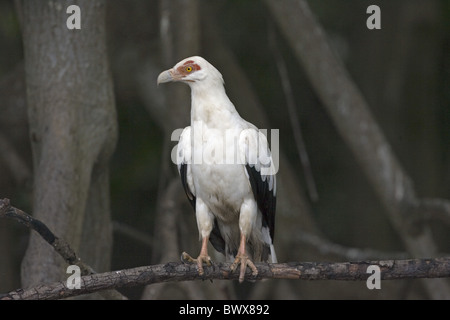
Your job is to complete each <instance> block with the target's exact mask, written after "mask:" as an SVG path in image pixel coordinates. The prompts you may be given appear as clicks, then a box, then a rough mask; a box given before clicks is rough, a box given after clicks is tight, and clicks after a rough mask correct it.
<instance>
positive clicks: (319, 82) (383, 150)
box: [266, 0, 450, 299]
mask: <svg viewBox="0 0 450 320" xmlns="http://www.w3.org/2000/svg"><path fill="white" fill-rule="evenodd" d="M266 3H267V5H268V6H269V8H270V10H271V12H272V13H273V15H274V18H275V20H276V21H277V23H278V25H279V27H280V29H281V30H282V32H283V34H284V35H285V37H286V39H287V41H288V42H289V44H290V45H291V47H292V48H293V51H294V52H295V55H296V56H297V59H298V60H299V61H300V62H301V63H302V65H303V67H304V68H305V71H306V73H307V74H308V77H309V79H310V81H311V83H312V85H313V86H314V88H315V90H316V92H317V95H318V96H319V98H320V99H321V100H322V102H323V104H324V106H325V107H326V109H327V111H328V113H329V114H330V116H331V118H332V119H333V122H334V123H335V125H336V127H337V128H338V131H339V133H340V134H341V135H342V137H343V138H344V140H345V142H346V144H347V145H348V146H349V147H350V149H351V150H352V152H353V154H354V156H355V158H356V159H357V161H358V163H359V164H360V165H361V167H362V168H363V171H364V172H365V174H366V175H367V177H368V179H369V181H370V183H371V185H372V187H373V188H374V190H375V191H376V193H377V194H378V196H379V198H380V201H381V203H383V205H384V206H385V208H386V209H387V213H388V216H389V218H390V220H391V223H392V225H393V226H394V228H395V230H396V232H397V233H398V235H399V237H400V238H401V240H402V241H403V243H404V245H405V247H406V249H407V250H408V252H410V253H411V254H412V255H413V256H415V257H429V256H436V255H437V245H436V243H435V242H434V239H433V237H432V234H431V230H430V227H429V225H427V224H423V225H420V226H417V225H414V226H413V219H414V217H413V216H412V210H411V208H413V207H414V205H416V204H417V203H418V202H419V199H417V197H416V194H415V190H414V186H413V183H412V181H411V179H410V177H409V176H408V175H407V174H406V173H405V171H404V170H403V168H402V166H401V164H400V163H399V162H398V160H397V158H396V157H395V155H394V153H393V152H392V150H391V146H390V145H389V143H388V142H387V140H386V139H385V137H384V134H383V132H382V131H381V129H380V127H379V126H378V124H377V123H376V121H375V120H374V118H373V116H372V114H371V111H370V109H369V107H368V105H367V102H366V100H365V98H364V97H363V95H362V94H361V92H360V91H359V89H358V88H357V87H356V85H355V84H354V82H353V81H352V80H351V78H350V76H349V75H348V73H347V70H346V69H345V67H344V66H343V64H342V62H341V60H340V59H338V58H336V56H335V55H334V54H333V52H332V50H331V49H330V46H329V44H328V41H327V39H326V36H325V33H324V31H323V29H322V28H321V26H320V25H319V24H318V23H317V21H316V19H315V17H314V15H313V14H312V12H311V11H310V9H309V6H308V4H307V2H306V0H302V1H298V2H293V1H283V2H282V4H281V5H280V4H277V5H275V4H274V2H271V1H269V0H267V1H266ZM422 283H423V284H424V286H425V288H426V289H427V293H428V294H429V296H430V297H432V298H435V299H442V298H448V297H450V286H449V285H448V283H447V282H446V281H445V279H431V280H430V279H427V280H425V281H423V282H422Z"/></svg>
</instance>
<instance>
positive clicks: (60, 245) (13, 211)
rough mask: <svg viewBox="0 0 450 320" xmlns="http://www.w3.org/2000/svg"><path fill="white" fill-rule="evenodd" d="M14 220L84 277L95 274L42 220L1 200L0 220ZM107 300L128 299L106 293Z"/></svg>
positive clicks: (7, 200)
mask: <svg viewBox="0 0 450 320" xmlns="http://www.w3.org/2000/svg"><path fill="white" fill-rule="evenodd" d="M3 217H4V218H10V219H14V220H16V221H18V222H20V223H22V224H24V225H25V226H26V227H28V228H30V229H32V230H34V231H36V232H37V233H38V234H39V235H40V236H41V237H42V238H43V239H44V240H45V241H46V242H47V243H48V244H50V245H51V246H52V247H53V249H54V250H55V251H56V252H57V253H58V254H59V255H60V256H61V257H62V258H63V259H64V261H66V262H67V263H68V264H69V265H77V266H78V267H80V270H81V274H82V275H90V274H94V273H95V271H94V270H93V269H92V268H91V267H90V266H89V265H87V264H85V263H84V262H83V261H81V259H80V258H79V257H77V254H76V253H75V251H74V250H73V249H72V247H71V246H70V245H69V244H68V243H67V242H66V241H65V240H64V239H60V238H58V237H57V236H55V235H54V234H53V232H52V231H51V230H50V229H49V228H48V227H47V226H46V225H45V224H44V223H43V222H41V221H40V220H37V219H35V218H33V217H32V216H30V215H28V214H27V213H25V212H24V211H22V210H20V209H17V208H15V207H13V206H11V204H10V201H9V199H6V198H5V199H0V218H3ZM104 298H106V299H120V300H123V299H126V297H124V296H122V294H120V293H119V292H114V291H108V292H105V293H104Z"/></svg>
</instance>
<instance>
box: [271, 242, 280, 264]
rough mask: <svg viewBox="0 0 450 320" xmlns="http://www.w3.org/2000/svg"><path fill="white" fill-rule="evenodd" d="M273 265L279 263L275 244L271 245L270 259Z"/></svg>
mask: <svg viewBox="0 0 450 320" xmlns="http://www.w3.org/2000/svg"><path fill="white" fill-rule="evenodd" d="M269 260H270V262H271V263H277V262H278V260H277V254H276V253H275V247H274V246H273V244H270V258H269Z"/></svg>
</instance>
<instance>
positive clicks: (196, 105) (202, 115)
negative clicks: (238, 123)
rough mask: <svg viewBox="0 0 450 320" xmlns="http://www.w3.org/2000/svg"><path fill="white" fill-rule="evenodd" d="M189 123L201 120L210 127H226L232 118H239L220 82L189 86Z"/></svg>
mask: <svg viewBox="0 0 450 320" xmlns="http://www.w3.org/2000/svg"><path fill="white" fill-rule="evenodd" d="M191 95H192V96H191V99H192V105H191V123H192V124H193V123H194V122H198V121H200V122H202V123H204V124H205V125H207V126H208V127H210V128H217V129H221V128H223V129H227V128H228V127H229V126H230V125H231V123H232V121H233V119H236V118H239V114H238V112H237V111H236V108H235V107H234V105H233V103H232V102H231V101H230V99H229V98H228V96H227V94H226V92H225V88H224V86H223V84H222V83H220V84H218V83H216V84H215V85H209V86H208V85H201V84H196V85H192V86H191Z"/></svg>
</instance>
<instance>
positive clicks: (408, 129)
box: [0, 0, 450, 299]
mask: <svg viewBox="0 0 450 320" xmlns="http://www.w3.org/2000/svg"><path fill="white" fill-rule="evenodd" d="M274 3H276V5H274ZM300 3H303V1H300ZM307 3H308V5H309V7H310V10H311V12H312V13H313V15H314V16H315V17H316V19H317V22H318V23H319V24H320V25H321V26H322V28H323V30H324V31H325V34H326V37H327V40H328V43H329V44H330V47H331V49H332V51H333V52H334V54H335V56H336V57H337V59H338V60H340V61H342V63H343V65H344V67H345V70H346V71H347V72H348V75H349V79H351V81H352V82H353V84H354V85H355V86H356V87H357V88H358V89H359V90H360V92H361V93H362V96H363V97H364V98H365V101H366V102H367V105H368V106H369V108H370V112H371V115H372V117H373V120H374V121H375V122H376V123H377V124H378V126H379V127H380V129H381V131H382V133H383V134H384V136H385V138H386V141H387V142H388V143H389V145H390V149H389V150H390V152H392V154H393V155H395V157H396V158H397V160H398V163H399V164H400V166H401V167H402V168H403V172H404V173H405V175H406V176H408V178H409V179H410V181H411V184H412V186H413V188H414V190H415V195H416V196H417V198H418V199H439V201H442V203H444V204H446V201H447V200H448V199H449V198H450V2H449V1H448V0H427V1H424V0H396V1H389V0H384V1H365V0H364V1H363V0H315V1H307ZM70 4H77V5H79V6H80V8H81V19H82V20H81V23H82V29H81V31H75V30H73V31H68V30H67V29H66V28H65V21H66V19H67V17H68V16H69V15H68V14H66V13H65V8H66V7H67V6H68V5H70ZM297 4H298V3H297V2H295V1H270V0H268V1H250V0H249V1H238V0H213V1H202V0H199V1H195V0H192V1H181V0H174V1H168V0H160V1H156V0H152V1H147V0H131V1H118V0H107V1H44V0H39V1H37V0H25V1H7V0H0V150H1V151H0V153H1V154H0V198H9V199H11V203H12V204H13V205H14V206H15V207H17V208H20V209H22V210H24V211H26V212H28V213H30V214H33V215H36V216H37V217H39V218H40V219H41V220H42V221H43V222H45V223H47V224H49V226H51V227H52V229H53V230H54V232H55V233H56V234H57V235H59V236H61V237H63V238H65V237H66V236H67V238H68V239H69V242H70V243H73V245H74V247H75V248H77V250H79V253H80V256H81V258H82V259H83V260H84V261H85V262H86V263H88V264H90V263H91V264H92V265H95V266H96V269H97V270H98V271H105V270H119V269H123V268H130V267H136V266H141V265H150V264H157V263H162V262H167V261H178V260H179V256H180V254H181V252H182V251H187V252H189V253H191V254H194V255H195V254H197V251H198V250H199V248H200V243H199V242H198V232H197V229H196V223H195V216H194V214H193V212H192V209H191V208H190V205H189V203H188V201H187V200H186V199H185V195H184V193H183V190H182V188H181V183H180V181H179V179H178V176H177V172H176V166H175V165H174V164H172V163H171V161H170V151H171V149H172V148H173V146H174V145H175V142H173V141H171V139H170V134H171V132H172V131H173V130H175V129H177V128H182V127H184V126H186V125H188V123H189V109H190V94H189V90H188V88H187V86H184V85H182V84H171V85H165V86H160V87H157V86H156V77H157V75H158V74H159V72H161V71H163V70H165V69H168V68H170V67H172V66H173V65H174V64H175V63H176V62H178V61H179V60H181V59H183V58H185V57H188V56H191V55H201V56H203V57H204V58H206V59H207V60H208V61H209V62H211V63H212V64H213V65H214V66H216V67H217V68H218V69H219V71H221V73H222V74H223V77H224V80H225V84H226V89H227V93H228V95H229V96H230V98H231V100H232V101H233V102H234V103H235V105H236V108H237V110H238V111H239V112H240V114H241V115H242V116H243V117H244V118H245V119H247V120H249V121H251V122H253V123H255V124H256V125H257V126H258V127H259V128H264V129H279V130H280V170H279V175H278V195H279V197H278V206H277V220H276V230H275V248H276V250H277V256H278V259H279V261H280V262H287V261H349V260H368V259H373V260H377V259H397V258H409V257H419V258H429V257H435V256H444V255H446V254H447V255H448V253H449V252H450V246H449V244H450V236H449V225H448V224H446V223H443V221H442V220H439V219H430V220H427V221H425V222H422V223H424V224H426V230H427V232H426V234H427V236H424V237H423V238H421V236H417V235H412V237H416V238H415V241H417V242H416V243H417V244H418V245H416V246H417V247H420V250H419V251H414V250H411V243H409V244H408V240H405V236H404V234H403V233H402V232H400V231H399V228H401V227H399V225H398V224H396V223H395V222H393V220H392V218H390V214H391V211H392V210H391V207H390V205H389V204H386V203H385V201H383V199H382V197H380V194H382V193H383V191H382V190H381V191H380V187H379V186H375V185H374V183H373V180H372V179H371V178H370V176H368V174H367V170H366V169H364V164H362V163H361V161H360V160H359V159H360V158H358V157H357V156H355V152H354V150H353V149H352V148H351V147H350V146H349V143H348V140H347V139H346V138H345V137H343V135H342V131H341V130H339V129H338V128H337V127H338V125H337V123H336V119H335V118H333V117H332V116H330V112H329V109H327V108H326V107H325V104H326V102H324V99H323V97H322V96H321V93H320V92H319V91H318V90H317V87H315V86H313V85H312V84H311V77H312V76H311V75H310V74H308V73H307V72H305V69H307V68H305V63H306V62H305V61H306V60H301V59H299V57H298V55H297V54H296V51H295V50H294V49H293V48H294V45H295V43H293V40H292V39H293V38H295V36H296V33H297V32H298V31H299V30H298V29H295V28H296V27H297V25H296V24H292V26H291V30H287V29H286V28H283V27H282V26H281V25H282V23H281V22H280V19H279V18H277V14H276V9H274V7H275V6H277V5H278V6H280V7H287V8H288V7H289V6H294V7H295V6H296V5H297ZM371 4H376V5H378V6H379V7H380V9H381V27H382V28H381V30H369V29H368V28H367V27H366V20H367V18H368V17H369V14H367V13H366V9H367V7H368V6H369V5H371ZM58 6H61V7H62V10H61V8H60V9H58ZM55 12H56V14H55ZM98 12H104V15H103V13H100V14H99V13H98ZM291 12H294V11H291ZM286 19H294V20H293V21H296V22H298V23H300V24H301V23H302V22H303V20H302V21H299V20H298V19H297V20H295V17H292V16H286ZM299 19H300V17H299ZM59 23H60V25H61V26H60V25H59ZM49 24H51V27H48V25H49ZM76 32H80V34H81V32H83V37H85V38H81V39H80V38H77V37H78V36H79V35H77V34H76ZM96 37H102V38H96ZM78 41H79V42H78ZM79 43H81V44H82V45H81V46H79V45H78V44H79ZM99 43H100V44H99ZM52 50H54V52H58V53H59V58H57V59H56V60H54V59H52V58H51V57H50V58H49V59H47V58H46V57H48V56H49V55H47V53H49V52H53V51H52ZM303 50H305V52H308V50H309V49H308V48H303ZM55 56H56V57H58V54H55ZM61 57H67V58H61ZM84 59H85V60H84ZM84 61H89V63H90V64H89V65H87V64H86V65H84V64H83V63H84ZM95 61H97V62H96V63H94V62H95ZM280 62H281V64H284V65H285V66H286V71H287V72H286V73H280ZM68 69H70V72H69V71H67V70H68ZM66 71H67V72H69V73H68V74H67V75H64V76H61V77H59V78H58V73H59V72H61V73H64V72H66ZM330 76H331V75H330ZM86 79H88V81H90V82H86ZM47 80H48V81H47ZM283 81H288V82H289V84H290V86H291V87H292V92H291V94H289V93H286V91H285V88H283V86H282V83H283ZM104 84H106V85H104ZM47 92H53V93H52V94H49V95H48V96H47V95H46V93H47ZM290 102H293V104H292V105H291V108H289V106H288V104H289V103H290ZM49 104H51V105H54V106H53V107H52V108H51V107H49V106H48V105H49ZM63 105H64V107H62V106H63ZM99 105H104V106H105V107H104V108H103V109H100V108H97V106H99ZM292 106H293V108H292ZM62 109H64V110H66V111H64V113H60V111H61V110H62ZM77 110H78V111H79V110H83V112H81V113H80V115H78V114H76V113H77V112H78V111H77ZM94 110H95V111H94ZM105 110H109V111H105ZM99 114H100V115H101V116H98V115H99ZM74 118H76V119H77V121H78V122H73V121H72V120H71V119H74ZM49 119H50V120H49ZM52 119H53V120H52ZM92 119H95V121H98V125H97V122H95V121H94V122H93V123H90V121H92ZM47 121H50V122H47ZM60 121H61V122H60ZM64 121H67V123H66V122H64ZM107 121H109V122H107ZM49 123H50V124H49ZM55 123H58V126H59V127H58V128H59V129H54V130H55V131H51V130H52V129H51V128H53V127H52V125H53V124H55ZM85 125H89V126H87V127H85ZM355 125H357V124H355ZM297 126H299V127H297ZM65 127H70V128H71V129H70V130H68V132H67V139H66V140H61V139H59V138H58V134H59V133H58V132H60V131H58V130H62V131H64V128H65ZM48 128H50V129H48ZM99 128H100V129H101V130H100V129H99ZM299 128H300V132H301V137H300V136H299V134H298V132H299V131H298V129H299ZM97 129H98V132H97ZM47 130H50V133H49V134H48V136H47V133H46V132H47ZM78 130H79V135H77V133H76V132H78ZM73 132H75V133H73ZM86 132H89V135H86V136H85V133H86ZM55 136H56V138H55ZM100 136H101V137H102V138H101V139H100V138H98V137H100ZM74 137H75V138H74ZM97 138H98V139H99V141H100V140H101V142H98V144H97V140H96V139H97ZM300 138H301V139H300ZM46 139H47V141H49V142H48V143H46V142H45V141H46ZM52 139H53V140H52ZM61 141H64V142H61ZM90 141H94V142H92V145H90ZM299 141H303V143H304V147H305V150H306V152H307V155H308V158H309V163H310V166H309V167H306V168H305V166H304V165H302V161H301V156H303V157H304V156H305V153H304V151H303V152H299V148H298V145H299V143H298V142H299ZM78 143H79V144H80V145H81V144H83V143H86V144H87V148H86V149H83V148H82V147H80V148H79V149H73V150H72V149H70V150H71V151H70V152H69V151H67V152H68V154H70V155H72V156H73V158H72V160H64V159H62V158H64V157H65V156H62V154H63V155H65V152H66V151H64V150H66V149H64V148H66V147H67V144H78ZM368 143H370V141H368ZM100 145H101V147H99V148H98V151H96V153H95V156H92V157H91V156H90V155H88V154H89V152H90V150H92V149H95V150H97V149H96V146H100ZM46 146H47V147H46ZM56 146H57V147H56ZM59 147H61V149H57V148H59ZM46 148H48V149H46ZM55 148H56V149H55ZM77 148H78V147H77ZM369 149H370V148H369ZM46 150H49V151H46ZM376 152H377V150H374V154H375V155H376ZM67 157H69V156H67ZM86 159H89V161H88V160H86ZM53 161H54V162H55V164H54V165H53V164H52V163H53ZM58 161H62V162H61V163H60V164H58ZM65 161H67V162H65ZM85 162H86V163H89V165H86V168H88V169H84V168H85V167H84V166H79V167H78V166H77V163H85ZM67 163H72V164H74V167H73V168H75V169H73V170H75V171H74V172H75V174H73V175H72V173H71V172H72V171H70V170H68V171H67V173H61V172H65V171H64V170H65V169H67V168H68V165H67ZM59 166H61V167H59ZM58 168H62V169H58ZM64 168H65V169H64ZM372 169H373V170H372V171H373V172H375V173H374V174H376V173H377V172H378V171H377V170H378V169H377V168H372ZM381 169H382V168H380V172H379V174H380V175H382V174H383V172H381ZM52 170H54V171H52ZM77 170H79V172H81V173H80V174H79V175H78V171H77ZM83 170H86V172H87V174H86V175H83V174H82V172H84V171H83ZM49 172H56V173H49ZM61 176H63V177H64V178H63V179H59V177H61ZM83 177H86V178H85V179H86V183H85V184H81V185H80V186H79V187H77V188H75V187H73V188H68V189H67V190H66V191H67V192H65V191H64V192H63V191H61V190H63V189H64V188H65V187H64V188H63V187H61V186H62V185H64V186H67V185H71V184H72V182H73V181H78V180H80V181H82V182H83V181H84V180H83V179H84V178H83ZM311 177H312V179H313V180H311ZM53 178H54V179H56V180H58V181H59V180H64V182H61V183H62V184H55V185H54V184H53V182H52V180H51V179H53ZM312 181H313V183H312ZM97 183H98V185H97ZM312 185H314V186H315V189H314V188H311V186H312ZM99 186H100V187H99ZM389 188H390V187H388V186H387V187H386V189H389ZM381 189H382V188H381ZM394 189H395V188H394ZM64 190H65V189H64ZM315 190H316V192H317V196H316V195H315ZM50 199H52V200H50ZM92 199H94V200H92ZM98 199H101V201H100V204H98V203H97V202H96V201H97V200H98ZM100 207H101V209H99V210H100V211H101V212H102V217H103V218H102V219H105V220H101V221H107V222H101V221H100V220H99V221H100V222H99V226H97V227H95V228H93V229H89V228H88V227H89V226H93V225H96V224H95V223H94V222H92V221H94V220H96V219H97V213H96V212H97V211H96V210H97V208H100ZM443 207H446V208H447V210H449V209H448V208H449V207H450V206H449V205H448V204H446V205H443ZM66 211H67V212H68V216H70V214H69V213H73V212H78V211H79V212H81V213H79V215H84V214H85V215H86V217H85V218H84V219H81V220H82V221H81V220H80V219H78V218H77V217H78V214H75V213H74V214H73V217H72V218H70V219H69V220H68V222H67V221H62V220H64V219H65V218H64V217H65V212H66ZM100 211H99V212H100ZM407 211H408V210H405V212H406V214H407V213H408V212H407ZM51 214H53V215H54V216H55V217H56V216H57V217H58V218H52V216H51ZM99 215H100V214H99ZM447 215H449V213H448V211H447ZM87 217H89V218H87ZM71 219H72V220H71ZM49 220H50V221H49ZM56 220H57V221H58V222H53V221H56ZM91 220H92V221H91ZM59 221H62V222H61V223H60V222H59ZM74 221H75V222H74ZM80 221H81V222H80ZM96 221H97V220H96ZM97 222H98V221H97ZM71 225H76V226H77V227H74V228H75V229H73V228H72V227H71ZM100 225H101V227H100ZM105 225H107V226H108V227H107V229H105V230H106V231H102V230H104V229H102V228H103V227H105ZM83 226H84V227H83ZM74 230H75V231H74ZM108 232H111V234H110V235H109V234H108ZM406 233H407V232H406ZM104 234H107V235H106V236H105V235H104ZM35 238H37V237H35ZM425 238H426V240H423V241H422V240H421V239H425ZM36 241H37V240H36ZM36 241H35V240H34V239H33V238H32V237H30V231H29V230H28V229H26V228H24V227H23V226H22V225H19V224H18V223H17V222H15V221H9V220H5V219H3V220H0V257H1V258H0V292H7V291H10V290H14V289H17V288H19V287H22V286H24V287H26V286H31V285H33V284H36V283H39V282H42V281H55V280H57V279H64V277H65V276H66V275H65V273H64V271H65V267H64V266H65V265H64V264H63V262H58V261H59V260H58V259H60V258H59V257H56V258H47V256H46V255H47V254H48V253H47V250H48V252H51V250H52V249H51V248H50V247H49V246H48V247H46V244H43V245H41V246H40V245H36V250H37V252H39V254H38V255H39V256H40V257H41V258H40V259H43V260H39V259H38V260H33V259H35V258H34V257H35V255H33V254H32V253H30V252H31V251H32V250H31V249H30V243H35V242H36ZM430 243H432V248H431V247H428V246H429V245H430ZM421 244H423V246H422V245H421ZM27 248H28V249H27ZM27 250H28V251H29V252H28V253H27ZM211 252H212V251H211ZM418 252H420V256H418V255H419V254H418ZM24 257H25V259H24ZM212 257H213V259H214V258H215V259H216V260H220V259H221V258H220V257H219V256H217V257H214V256H212ZM53 261H57V262H55V263H53ZM33 263H34V264H37V266H36V265H33V266H32V264H33ZM47 264H49V265H51V266H52V267H48V266H47ZM36 268H37V269H36ZM49 268H50V269H49ZM53 268H55V269H53ZM48 270H50V271H48ZM55 270H57V271H56V272H55ZM50 272H51V273H50ZM35 273H36V274H39V276H36V277H35V276H34V274H35ZM447 280H448V279H447ZM447 280H399V281H389V282H382V289H381V290H368V289H367V288H366V286H365V283H364V282H344V281H314V282H306V281H289V280H270V281H264V282H262V283H244V284H243V285H237V284H236V283H234V282H229V281H214V283H210V282H186V283H173V284H160V285H153V286H151V287H147V288H130V289H124V290H120V291H121V292H123V293H124V294H125V295H127V296H129V297H130V298H134V299H139V298H146V299H170V298H178V299H205V298H219V299H226V298H243V299H334V298H338V299H360V298H361V299H431V298H442V297H445V298H449V297H450V295H449V293H450V283H449V282H448V281H447ZM431 282H433V283H435V282H439V284H437V287H433V285H430V283H431ZM217 288H220V290H216V289H217ZM433 288H441V289H433ZM437 291H438V292H437Z"/></svg>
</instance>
